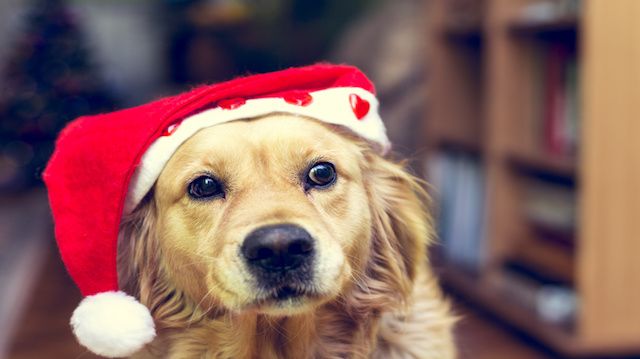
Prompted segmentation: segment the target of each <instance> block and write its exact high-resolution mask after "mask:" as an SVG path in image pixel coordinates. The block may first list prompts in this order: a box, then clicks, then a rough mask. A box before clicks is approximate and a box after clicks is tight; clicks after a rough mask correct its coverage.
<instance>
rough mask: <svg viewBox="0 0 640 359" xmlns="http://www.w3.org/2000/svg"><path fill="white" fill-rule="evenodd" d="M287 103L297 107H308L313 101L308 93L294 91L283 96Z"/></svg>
mask: <svg viewBox="0 0 640 359" xmlns="http://www.w3.org/2000/svg"><path fill="white" fill-rule="evenodd" d="M283 98H284V100H285V101H286V102H287V103H290V104H292V105H297V106H308V105H309V104H311V102H312V101H313V97H311V95H310V94H309V93H308V92H303V91H295V92H290V93H288V94H286V95H284V97H283Z"/></svg>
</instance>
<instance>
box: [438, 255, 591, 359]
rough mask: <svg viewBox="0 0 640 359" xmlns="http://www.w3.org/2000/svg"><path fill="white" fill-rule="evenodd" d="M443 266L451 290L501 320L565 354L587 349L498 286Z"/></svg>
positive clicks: (440, 271) (448, 265) (457, 269)
mask: <svg viewBox="0 0 640 359" xmlns="http://www.w3.org/2000/svg"><path fill="white" fill-rule="evenodd" d="M439 267H440V268H439V271H438V272H439V274H440V278H441V279H442V281H443V284H444V285H445V287H448V288H449V289H450V290H453V291H454V292H456V293H457V294H459V295H462V296H464V297H466V298H470V299H472V300H473V302H474V303H476V304H479V305H480V306H481V307H483V308H485V309H487V310H489V311H490V312H491V313H493V314H495V315H497V316H498V317H499V318H500V319H502V320H504V321H506V322H507V323H509V324H510V325H513V326H515V327H516V328H518V329H520V330H522V331H524V332H525V333H527V334H529V335H531V336H532V337H534V338H536V339H537V340H539V341H541V342H542V343H545V344H547V345H549V346H550V347H552V348H554V349H556V350H559V351H560V352H561V353H562V354H565V355H578V354H581V353H583V352H584V351H583V350H582V348H581V346H580V344H579V343H578V341H577V339H576V337H575V336H574V335H573V334H572V333H571V332H569V331H568V330H567V329H565V328H562V327H560V326H558V325H554V324H550V323H547V322H544V321H542V320H541V319H540V318H538V317H537V316H536V314H535V313H533V312H531V311H530V310H529V309H527V308H524V307H522V306H521V305H519V304H517V303H513V302H511V301H509V300H507V298H505V296H504V295H502V294H501V293H500V291H499V290H498V289H497V288H494V287H495V286H493V285H491V284H489V283H487V282H486V281H482V280H478V279H477V278H474V277H473V276H472V275H470V274H469V273H467V272H465V271H463V270H461V269H460V268H458V267H457V266H455V265H452V264H449V263H447V262H446V261H443V262H442V263H440V266H439Z"/></svg>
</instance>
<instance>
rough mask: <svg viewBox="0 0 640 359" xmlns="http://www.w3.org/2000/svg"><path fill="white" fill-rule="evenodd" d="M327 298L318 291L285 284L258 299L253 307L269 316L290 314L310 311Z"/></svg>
mask: <svg viewBox="0 0 640 359" xmlns="http://www.w3.org/2000/svg"><path fill="white" fill-rule="evenodd" d="M326 300H328V298H326V297H325V296H322V295H319V294H317V293H314V292H308V291H300V290H297V289H295V288H292V287H287V286H285V287H282V288H279V289H278V290H275V291H273V293H272V294H270V295H268V296H266V297H264V298H260V299H257V300H256V301H255V302H254V304H253V305H252V307H253V308H252V309H253V310H255V311H256V312H257V313H259V314H264V315H269V316H289V315H296V314H303V313H306V312H310V311H312V310H313V309H314V308H316V307H317V306H318V305H320V304H321V303H323V302H325V301H326Z"/></svg>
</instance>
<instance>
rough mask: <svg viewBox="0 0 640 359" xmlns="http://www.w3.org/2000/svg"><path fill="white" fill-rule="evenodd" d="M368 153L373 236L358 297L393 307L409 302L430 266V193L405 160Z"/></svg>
mask: <svg viewBox="0 0 640 359" xmlns="http://www.w3.org/2000/svg"><path fill="white" fill-rule="evenodd" d="M364 155H365V163H364V165H363V166H364V169H363V171H364V174H365V186H366V191H367V193H368V197H369V207H370V212H371V217H372V225H373V228H372V229H373V231H372V232H373V237H372V239H371V247H370V253H369V261H368V263H367V264H366V268H365V272H364V273H363V274H364V276H363V277H364V278H363V279H362V280H360V281H359V283H358V289H357V290H356V293H355V295H356V297H357V298H354V299H355V300H356V302H360V305H366V306H369V308H371V307H373V308H378V309H385V308H386V309H389V308H393V307H397V306H398V305H399V304H400V305H403V304H405V303H406V300H407V299H408V298H409V296H410V294H411V291H412V289H413V283H414V280H415V278H416V275H417V273H418V271H419V270H420V268H421V267H422V268H426V250H427V244H428V243H429V241H430V238H431V234H432V230H431V222H430V218H429V217H428V215H427V211H426V210H425V206H426V204H427V203H428V195H427V194H426V192H425V190H424V189H423V187H422V185H421V181H420V180H419V179H417V178H416V177H414V176H412V175H411V174H409V173H408V172H407V171H406V170H405V168H404V164H402V163H401V164H397V163H393V162H391V161H389V160H386V159H384V158H382V157H380V156H378V155H377V154H375V153H372V152H369V151H366V152H365V153H364Z"/></svg>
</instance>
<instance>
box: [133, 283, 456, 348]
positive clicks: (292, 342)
mask: <svg viewBox="0 0 640 359" xmlns="http://www.w3.org/2000/svg"><path fill="white" fill-rule="evenodd" d="M412 299H413V303H412V305H411V306H410V308H409V310H408V311H406V312H405V313H403V314H402V315H399V314H393V313H384V314H382V315H376V314H375V313H367V314H366V315H354V314H353V313H351V314H350V313H349V312H348V311H347V310H345V308H343V305H341V304H339V303H338V302H334V303H329V304H327V305H325V306H323V307H320V308H319V309H318V310H316V311H315V312H312V313H310V314H306V315H299V316H293V317H287V318H280V319H273V318H267V317H264V316H260V315H256V314H249V313H245V314H236V315H234V314H225V315H223V316H221V317H219V318H217V319H215V320H210V321H207V322H205V323H200V324H198V325H194V326H193V327H190V328H187V329H181V330H179V331H173V332H172V331H166V332H164V333H161V335H160V337H159V338H158V339H157V340H156V341H155V342H154V343H153V344H152V345H151V346H150V348H148V349H147V350H145V351H143V352H141V353H139V354H138V355H134V356H133V357H132V358H133V359H152V358H154V359H155V358H167V359H194V358H198V359H214V358H215V359H231V358H233V359H258V358H259V359H288V358H291V359H293V358H295V359H304V358H323V359H324V358H335V359H338V358H375V359H382V358H385V359H400V358H407V359H408V358H425V359H429V358H433V359H435V358H439V359H446V358H453V357H454V356H455V354H454V349H453V347H452V346H451V339H452V338H451V334H450V332H451V326H452V325H453V320H452V319H451V317H450V316H449V315H448V311H449V307H448V304H447V303H446V302H443V301H442V300H441V298H440V295H439V292H438V291H437V285H436V284H435V282H434V281H422V284H421V285H416V287H415V289H414V292H413V298H412Z"/></svg>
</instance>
